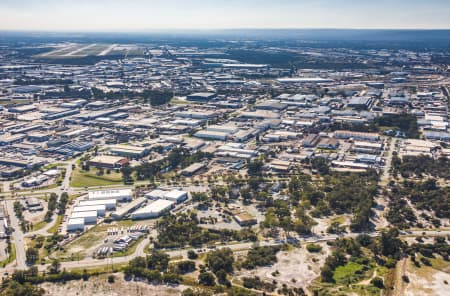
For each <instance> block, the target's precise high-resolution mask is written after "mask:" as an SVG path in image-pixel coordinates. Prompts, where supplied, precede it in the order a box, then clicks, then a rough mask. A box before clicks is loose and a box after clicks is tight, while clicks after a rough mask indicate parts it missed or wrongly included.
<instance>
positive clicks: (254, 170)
mask: <svg viewBox="0 0 450 296" xmlns="http://www.w3.org/2000/svg"><path fill="white" fill-rule="evenodd" d="M247 168H248V170H247V171H248V174H249V175H250V176H260V175H262V168H263V162H262V160H260V159H255V160H254V161H249V162H248V164H247Z"/></svg>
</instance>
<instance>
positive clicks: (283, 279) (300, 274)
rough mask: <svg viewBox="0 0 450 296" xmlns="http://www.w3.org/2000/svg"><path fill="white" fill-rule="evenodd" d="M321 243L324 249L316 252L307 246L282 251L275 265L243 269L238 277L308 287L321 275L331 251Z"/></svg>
mask: <svg viewBox="0 0 450 296" xmlns="http://www.w3.org/2000/svg"><path fill="white" fill-rule="evenodd" d="M320 245H321V246H322V251H321V252H320V253H314V254H312V253H309V252H308V251H307V250H306V249H305V248H301V249H294V250H292V251H281V252H279V253H278V254H277V258H278V262H277V263H275V264H274V265H272V266H270V267H262V268H256V269H254V270H244V269H243V270H242V271H240V272H239V273H238V274H237V275H238V277H242V276H247V277H248V276H258V277H259V278H260V279H261V280H263V281H267V282H272V281H277V282H278V284H279V285H280V286H281V285H283V284H286V285H287V286H288V287H298V288H300V287H303V288H306V287H308V286H309V284H310V283H311V282H312V281H313V280H315V279H316V278H317V277H319V276H320V267H321V266H322V265H323V263H324V261H325V258H326V257H327V256H328V254H329V252H330V250H329V247H328V246H327V245H326V244H320ZM277 271H278V274H277V273H276V272H277ZM292 279H294V280H295V281H293V280H292Z"/></svg>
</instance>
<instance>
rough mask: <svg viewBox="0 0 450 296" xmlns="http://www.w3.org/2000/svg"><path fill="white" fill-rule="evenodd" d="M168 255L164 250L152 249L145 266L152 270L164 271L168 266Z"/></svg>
mask: <svg viewBox="0 0 450 296" xmlns="http://www.w3.org/2000/svg"><path fill="white" fill-rule="evenodd" d="M169 260H170V256H169V255H168V254H166V253H164V252H159V251H155V250H153V252H152V254H151V255H150V256H148V257H147V267H148V268H149V269H152V270H159V271H165V270H167V267H168V266H169Z"/></svg>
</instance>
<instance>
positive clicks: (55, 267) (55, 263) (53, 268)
mask: <svg viewBox="0 0 450 296" xmlns="http://www.w3.org/2000/svg"><path fill="white" fill-rule="evenodd" d="M60 268H61V263H60V262H59V260H58V259H53V260H52V263H51V264H50V266H49V268H48V271H49V273H50V274H57V273H59V271H60Z"/></svg>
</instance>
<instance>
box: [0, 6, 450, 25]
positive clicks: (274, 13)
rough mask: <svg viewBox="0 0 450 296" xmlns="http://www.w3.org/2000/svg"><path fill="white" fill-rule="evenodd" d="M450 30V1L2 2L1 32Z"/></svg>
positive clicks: (0, 15)
mask: <svg viewBox="0 0 450 296" xmlns="http://www.w3.org/2000/svg"><path fill="white" fill-rule="evenodd" d="M246 28H252V29H258V28H261V29H264V28H266V29H267V28H274V29H282V28H290V29H292V28H299V29H303V28H357V29H366V28H369V29H405V28H407V29H450V0H270V1H269V0H220V1H219V0H0V30H13V31H16V30H25V31H79V32H82V31H83V32H84V31H92V32H140V31H146V30H165V29H178V30H179V29H204V30H211V29H246Z"/></svg>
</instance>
